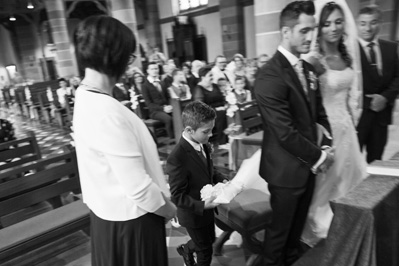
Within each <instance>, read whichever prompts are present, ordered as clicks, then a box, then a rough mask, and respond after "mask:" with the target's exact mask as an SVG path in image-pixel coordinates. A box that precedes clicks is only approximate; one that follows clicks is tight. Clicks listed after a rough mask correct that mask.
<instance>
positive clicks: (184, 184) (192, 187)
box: [166, 137, 225, 228]
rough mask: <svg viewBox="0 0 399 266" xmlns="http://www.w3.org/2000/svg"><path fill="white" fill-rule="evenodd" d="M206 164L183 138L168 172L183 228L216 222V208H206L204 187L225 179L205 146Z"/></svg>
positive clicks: (168, 163) (167, 166)
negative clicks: (202, 197) (214, 164)
mask: <svg viewBox="0 0 399 266" xmlns="http://www.w3.org/2000/svg"><path fill="white" fill-rule="evenodd" d="M203 147H204V151H205V153H206V155H207V161H208V165H207V166H206V165H205V163H204V162H203V161H202V159H201V158H200V157H199V156H200V155H198V153H197V151H196V150H195V149H194V148H193V146H191V144H190V143H188V142H187V141H186V140H185V139H184V138H183V137H182V138H180V141H179V143H177V145H176V146H175V148H174V149H173V151H172V153H171V154H170V155H169V157H168V160H167V164H166V171H167V173H168V175H169V185H170V191H171V194H172V201H173V203H174V204H176V206H177V218H178V219H179V223H180V224H181V225H182V226H184V227H189V228H200V227H204V226H206V225H209V224H210V223H213V222H214V210H213V209H210V210H205V209H204V202H203V201H201V194H200V191H201V189H202V188H203V187H204V186H205V185H207V184H216V183H218V182H223V180H224V179H225V178H224V177H223V175H221V174H220V173H218V172H217V171H216V170H215V169H214V168H213V163H212V159H211V158H210V156H209V151H208V148H207V146H206V145H203Z"/></svg>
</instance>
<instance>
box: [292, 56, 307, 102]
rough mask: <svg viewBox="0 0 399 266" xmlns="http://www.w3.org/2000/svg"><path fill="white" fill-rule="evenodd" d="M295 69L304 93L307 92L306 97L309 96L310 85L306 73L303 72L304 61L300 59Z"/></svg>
mask: <svg viewBox="0 0 399 266" xmlns="http://www.w3.org/2000/svg"><path fill="white" fill-rule="evenodd" d="M294 68H295V71H296V73H297V75H298V78H299V81H300V82H301V85H302V88H303V91H304V92H305V95H306V96H308V83H307V82H306V77H305V73H304V72H303V60H302V59H299V60H298V63H296V65H295V67H294Z"/></svg>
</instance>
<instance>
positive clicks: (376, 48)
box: [359, 36, 382, 75]
mask: <svg viewBox="0 0 399 266" xmlns="http://www.w3.org/2000/svg"><path fill="white" fill-rule="evenodd" d="M359 42H360V45H361V46H362V48H363V50H364V53H365V54H366V56H367V59H368V60H369V61H370V48H369V47H368V46H367V45H369V44H370V43H371V42H367V41H365V40H363V39H362V38H359ZM372 42H373V43H374V47H373V50H374V53H375V57H376V61H377V69H378V73H379V74H380V75H382V56H381V48H380V43H379V42H378V38H377V36H376V37H375V38H374V40H372Z"/></svg>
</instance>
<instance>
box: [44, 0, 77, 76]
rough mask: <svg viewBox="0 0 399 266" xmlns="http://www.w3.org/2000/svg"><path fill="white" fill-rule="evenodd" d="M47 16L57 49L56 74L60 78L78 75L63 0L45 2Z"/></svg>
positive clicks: (47, 0)
mask: <svg viewBox="0 0 399 266" xmlns="http://www.w3.org/2000/svg"><path fill="white" fill-rule="evenodd" d="M44 3H45V6H46V10H47V16H48V18H49V22H50V27H51V34H52V36H53V40H54V44H55V45H56V47H57V60H56V62H57V65H56V66H57V72H58V76H60V77H71V76H76V75H78V69H77V68H76V67H75V66H74V63H73V58H74V56H75V55H74V54H73V53H72V52H71V49H70V47H71V46H70V39H69V35H68V28H67V22H66V16H65V3H64V0H45V1H44Z"/></svg>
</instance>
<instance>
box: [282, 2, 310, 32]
mask: <svg viewBox="0 0 399 266" xmlns="http://www.w3.org/2000/svg"><path fill="white" fill-rule="evenodd" d="M301 14H306V15H309V16H314V14H315V8H314V3H313V1H294V2H292V3H290V4H288V5H287V6H286V7H285V8H284V9H283V11H281V14H280V29H281V28H282V27H290V28H293V27H294V26H295V25H296V24H298V18H299V16H300V15H301Z"/></svg>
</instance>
